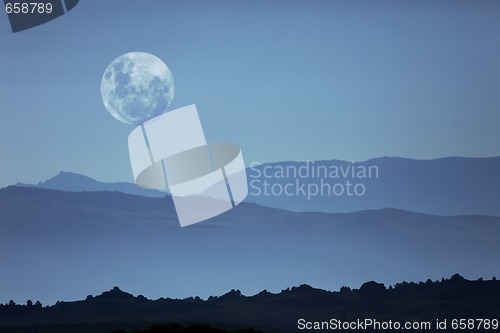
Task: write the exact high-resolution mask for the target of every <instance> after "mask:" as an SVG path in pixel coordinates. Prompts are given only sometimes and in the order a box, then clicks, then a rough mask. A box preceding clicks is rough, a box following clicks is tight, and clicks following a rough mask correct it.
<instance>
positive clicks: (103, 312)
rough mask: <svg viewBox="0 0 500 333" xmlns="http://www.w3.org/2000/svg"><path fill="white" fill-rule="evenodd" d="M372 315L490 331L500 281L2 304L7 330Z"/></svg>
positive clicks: (152, 327)
mask: <svg viewBox="0 0 500 333" xmlns="http://www.w3.org/2000/svg"><path fill="white" fill-rule="evenodd" d="M365 319H373V320H377V321H379V322H388V321H392V322H393V323H394V322H396V321H397V322H400V323H402V324H404V323H406V322H412V323H419V324H420V325H423V324H422V323H426V322H429V323H430V324H431V326H430V327H431V329H427V330H426V331H427V332H431V331H437V330H436V327H435V326H436V320H439V321H440V322H443V321H444V320H445V319H446V322H447V329H446V330H439V331H440V332H442V331H450V332H451V331H459V330H458V329H452V325H453V320H454V319H458V320H459V319H474V320H475V319H490V321H488V322H489V323H490V325H489V326H488V327H489V329H486V328H488V327H486V326H485V325H484V324H485V323H486V322H482V323H481V327H479V325H480V324H479V321H475V322H474V325H475V328H474V329H468V331H469V332H494V331H498V326H497V328H496V329H494V327H495V323H497V324H496V325H498V321H497V320H499V319H500V282H499V281H496V279H495V278H493V280H488V281H486V280H484V281H483V280H482V279H479V280H477V281H469V280H466V279H464V278H462V277H461V276H460V275H458V274H455V275H454V276H453V277H451V278H450V279H442V280H441V281H435V282H433V281H431V280H427V281H426V282H420V283H413V282H410V283H407V282H402V283H398V284H396V285H395V286H390V287H389V288H386V287H385V286H384V285H383V284H379V283H376V282H373V281H372V282H367V283H364V284H363V285H362V286H361V287H360V288H359V289H354V290H351V289H350V288H349V287H342V288H341V290H340V291H338V292H330V291H325V290H321V289H315V288H312V287H310V286H308V285H301V286H300V287H293V288H291V289H288V288H287V289H286V290H283V291H282V292H280V293H279V294H272V293H269V292H267V291H265V290H264V291H262V292H260V293H259V294H257V295H254V296H244V295H242V294H241V293H240V292H239V291H238V290H231V291H230V292H228V293H226V294H224V295H222V296H218V297H210V298H209V299H207V300H202V299H200V298H187V299H182V300H179V299H169V298H167V299H164V298H160V299H158V300H149V299H146V298H145V297H143V296H141V295H139V296H133V295H131V294H129V293H126V292H124V291H121V290H120V289H119V288H118V287H114V288H113V289H112V290H110V291H106V292H104V293H102V294H101V295H99V296H92V295H89V296H88V297H87V299H86V300H82V301H75V302H57V304H55V305H53V306H45V307H44V306H43V305H42V304H40V303H39V302H35V303H33V302H31V301H28V302H27V304H25V305H16V304H15V303H14V302H12V301H11V302H10V303H9V304H4V305H1V306H0V332H2V333H3V332H9V333H15V332H26V333H34V332H39V333H45V332H50V333H57V332H65V333H77V332H82V333H83V332H85V333H92V332H96V333H97V332H103V333H104V332H106V333H109V332H117V333H118V332H120V333H123V332H144V333H146V332H148V333H149V332H156V333H161V332H252V331H253V332H255V331H264V332H292V331H306V330H305V329H303V330H300V329H299V328H300V327H302V328H305V327H306V326H307V327H311V328H318V326H317V325H327V324H326V323H325V322H328V323H330V322H335V323H337V324H338V323H339V322H352V321H358V320H362V321H363V320H365ZM491 320H492V321H491ZM299 323H301V324H299ZM455 323H456V324H457V325H458V324H459V322H458V321H455ZM315 325H316V326H315ZM320 327H321V328H323V329H324V328H327V326H320ZM371 328H373V327H371ZM371 328H370V327H361V329H359V331H364V332H373V331H375V332H376V331H388V330H387V329H386V330H383V329H379V330H373V329H371ZM332 330H333V329H332ZM421 330H423V329H421ZM312 331H319V329H318V330H312ZM346 331H355V330H346ZM399 331H403V330H402V329H401V330H399Z"/></svg>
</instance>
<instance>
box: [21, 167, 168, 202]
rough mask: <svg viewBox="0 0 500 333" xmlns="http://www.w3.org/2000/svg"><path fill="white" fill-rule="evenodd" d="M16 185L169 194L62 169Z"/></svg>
mask: <svg viewBox="0 0 500 333" xmlns="http://www.w3.org/2000/svg"><path fill="white" fill-rule="evenodd" d="M16 186H22V187H38V188H45V189H50V190H60V191H70V192H84V191H90V192H92V191H111V192H123V193H128V194H132V195H141V196H145V197H153V198H158V197H164V196H165V195H168V194H167V193H165V192H161V191H156V190H150V189H144V188H140V187H139V186H137V185H135V184H132V183H127V182H115V183H104V182H100V181H97V180H95V179H92V178H90V177H87V176H84V175H80V174H77V173H73V172H65V171H61V172H60V173H59V174H57V175H56V176H54V177H52V178H50V179H48V180H46V181H44V182H39V183H38V184H36V185H34V184H22V183H18V184H16Z"/></svg>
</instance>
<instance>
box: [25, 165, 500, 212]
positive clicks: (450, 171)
mask: <svg viewBox="0 0 500 333" xmlns="http://www.w3.org/2000/svg"><path fill="white" fill-rule="evenodd" d="M370 167H376V169H373V170H372V175H371V178H368V177H366V178H362V177H361V178H359V177H358V176H360V175H361V176H362V173H361V171H362V170H365V172H368V171H367V170H369V168H370ZM356 168H357V169H356ZM304 170H306V172H305V173H302V174H301V173H300V172H301V171H304ZM325 170H327V173H326V177H324V175H325V172H324V171H325ZM280 171H281V172H280ZM294 171H295V172H296V174H294V173H293V172H294ZM353 171H359V172H353ZM247 175H248V185H249V195H248V196H247V198H246V200H245V201H246V202H255V203H259V204H262V205H266V206H270V207H275V208H280V209H286V210H292V211H299V212H305V211H309V212H312V211H318V212H331V213H337V212H355V211H361V210H370V209H375V210H376V209H383V208H388V207H391V208H397V209H402V210H407V211H415V212H421V213H428V214H434V215H473V214H479V215H494V216H500V205H499V204H498V203H499V202H500V157H488V158H465V157H447V158H440V159H434V160H413V159H406V158H397V157H381V158H375V159H371V160H367V161H364V162H356V163H353V162H347V161H339V160H328V161H327V160H324V161H311V162H279V163H265V164H261V165H251V166H249V167H248V168H247ZM304 175H306V177H302V176H304ZM318 175H321V177H318ZM335 175H337V176H338V177H337V178H334V177H332V176H335ZM366 175H367V176H368V173H366ZM268 176H271V177H268ZM353 176H354V177H353ZM348 181H349V182H350V183H351V187H350V190H351V192H352V191H353V189H354V186H355V185H356V184H359V188H358V189H362V190H363V191H364V194H363V195H361V196H357V195H351V196H349V195H347V194H346V193H347V190H348V189H347V186H346V183H347V182H348ZM265 183H267V185H265ZM18 185H24V186H35V187H39V188H47V189H56V190H62V191H76V192H80V191H119V192H124V193H128V194H133V195H141V196H147V197H162V196H165V195H166V193H164V192H160V191H155V190H148V189H142V188H140V187H138V186H137V185H135V184H131V183H125V182H119V183H102V182H98V181H96V180H94V179H92V178H89V177H86V176H82V175H78V174H75V173H71V172H61V173H59V174H58V175H57V176H55V177H53V178H51V179H49V180H47V181H44V182H40V183H39V184H37V185H25V184H18ZM266 186H267V190H268V194H270V195H266V193H265V187H266ZM287 186H288V187H287ZM308 186H311V189H312V190H319V189H321V188H322V187H323V189H326V190H328V189H330V190H331V193H330V194H328V193H326V192H327V191H326V190H325V191H324V193H319V194H320V195H313V196H310V197H307V195H305V194H307V193H308V192H307V187H308ZM285 187H287V188H286V189H287V190H290V191H289V192H292V193H293V195H287V194H286V193H285ZM332 189H333V190H332ZM273 190H274V191H273ZM334 190H335V191H337V192H339V191H340V190H344V194H343V195H335V193H333V191H334ZM280 191H281V192H282V193H279V192H280ZM276 193H278V194H279V195H275V194H276ZM313 194H314V193H313ZM321 194H322V195H321Z"/></svg>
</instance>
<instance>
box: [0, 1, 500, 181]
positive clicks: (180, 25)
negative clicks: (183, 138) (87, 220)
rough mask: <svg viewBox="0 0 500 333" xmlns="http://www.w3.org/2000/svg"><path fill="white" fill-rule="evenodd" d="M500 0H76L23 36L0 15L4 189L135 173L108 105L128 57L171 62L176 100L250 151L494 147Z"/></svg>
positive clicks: (286, 156)
mask: <svg viewBox="0 0 500 333" xmlns="http://www.w3.org/2000/svg"><path fill="white" fill-rule="evenodd" d="M499 17H500V1H421V0H419V1H330V0H329V1H318V0H317V1H309V0H307V1H306V0H304V1H267V0H266V1H264V0H263V1H238V0H236V1H235V0H231V1H206V0H202V1H185V0H182V1H139V0H107V1H102V0H92V1H91V0H82V1H80V3H79V5H78V6H77V7H75V8H74V9H73V10H72V11H70V12H69V13H68V14H66V15H64V16H62V17H60V18H58V19H56V20H54V21H51V22H49V23H47V24H44V25H42V26H39V27H36V28H34V29H31V30H27V31H24V32H19V33H16V34H13V33H12V32H11V30H10V27H9V25H8V22H7V15H6V14H5V12H0V60H1V61H0V186H6V185H8V184H12V183H15V182H17V181H21V182H38V181H40V180H45V179H47V178H50V177H52V176H54V175H56V174H57V173H58V172H59V171H61V170H64V171H73V172H77V173H82V174H86V175H88V176H91V177H93V178H96V179H98V180H102V181H118V180H124V181H132V172H131V168H130V164H129V158H128V148H127V137H128V134H129V133H130V132H131V131H132V129H133V126H129V125H125V124H123V123H120V122H118V121H116V120H115V119H114V118H113V117H112V116H111V115H110V114H109V113H108V112H107V110H106V109H105V107H104V105H103V103H102V100H101V95H100V81H101V76H102V74H103V73H104V70H105V69H106V67H107V65H108V64H109V63H110V62H111V61H112V60H113V59H115V58H116V57H118V56H119V55H121V54H123V53H126V52H131V51H144V52H149V53H152V54H154V55H156V56H158V57H159V58H161V59H162V60H163V61H164V62H165V63H167V65H168V66H169V67H170V69H171V71H172V74H173V76H174V79H175V83H176V88H175V97H174V101H173V105H172V106H173V108H178V107H182V106H186V105H188V104H193V103H194V104H196V105H197V107H198V111H199V113H200V117H201V121H202V124H203V127H204V130H205V135H206V136H207V139H208V140H209V141H216V140H217V141H230V142H235V143H238V144H240V145H241V147H242V149H243V153H244V157H245V160H246V163H247V164H250V162H252V161H260V162H271V161H282V160H314V159H344V160H354V161H361V160H366V159H370V158H373V157H380V156H387V155H388V156H400V157H410V158H417V159H429V158H437V157H444V156H471V157H472V156H473V157H482V156H495V155H500V38H499V36H500V19H499Z"/></svg>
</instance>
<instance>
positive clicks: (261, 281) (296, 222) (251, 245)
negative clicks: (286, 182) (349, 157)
mask: <svg viewBox="0 0 500 333" xmlns="http://www.w3.org/2000/svg"><path fill="white" fill-rule="evenodd" d="M499 239H500V218H499V217H491V216H479V215H468V216H446V217H444V216H434V215H427V214H420V213H413V212H408V211H402V210H397V209H383V210H371V211H361V212H356V213H346V214H343V213H294V212H290V211H284V210H280V209H275V208H269V207H265V206H260V205H256V204H241V205H239V206H238V207H236V208H235V209H233V210H231V211H229V212H228V213H226V214H223V215H221V216H218V217H216V218H213V219H210V220H208V221H205V222H203V223H199V224H196V225H193V226H190V227H186V228H180V227H179V224H178V221H177V217H176V213H175V210H174V208H173V203H172V199H171V198H170V197H164V198H147V197H143V196H132V195H128V194H123V193H118V192H63V191H56V190H46V189H40V188H29V187H7V188H4V189H1V190H0V271H1V272H2V274H0V302H7V301H8V300H10V299H13V300H14V301H16V302H25V301H26V300H27V299H36V300H40V301H41V302H43V303H44V304H53V303H54V302H56V301H57V300H68V299H79V298H82V297H85V296H86V295H87V294H89V293H97V291H99V290H103V289H107V288H109V287H110V286H113V285H119V286H121V287H123V288H124V289H126V290H129V291H131V292H132V293H135V294H139V293H141V294H144V295H145V296H146V297H148V298H157V297H159V296H161V295H169V296H170V297H176V298H183V297H187V296H191V295H193V296H195V295H198V296H200V297H202V298H207V297H208V296H210V295H217V294H221V293H223V292H225V291H227V290H229V289H232V288H239V289H241V290H242V292H243V293H245V294H255V293H257V292H259V291H260V290H262V289H267V290H269V291H271V292H278V291H280V290H282V289H284V288H286V287H288V286H293V285H300V284H303V283H307V284H310V285H314V286H317V287H319V288H322V289H327V290H335V289H338V288H339V287H340V286H342V285H361V283H363V282H364V281H369V280H377V281H380V282H383V283H386V284H394V283H396V282H398V281H402V280H406V281H411V280H424V279H427V278H431V279H439V278H441V277H442V276H450V275H452V274H454V273H455V272H460V274H462V275H464V276H465V277H466V278H469V279H476V278H479V277H484V278H491V277H492V276H494V275H496V276H500V266H499V265H498V262H500V243H499V242H498V240H499Z"/></svg>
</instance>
